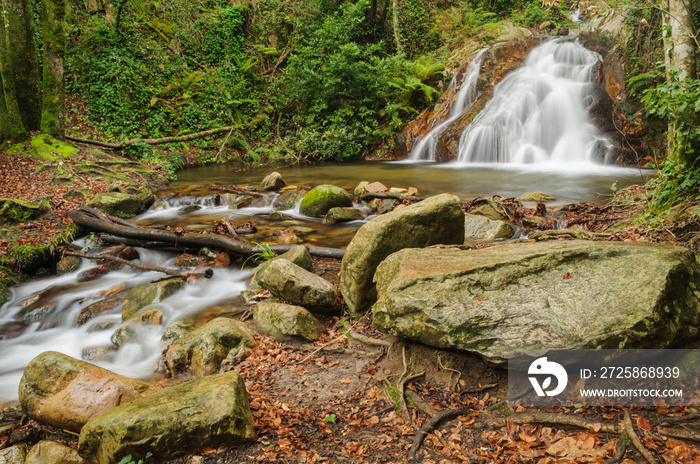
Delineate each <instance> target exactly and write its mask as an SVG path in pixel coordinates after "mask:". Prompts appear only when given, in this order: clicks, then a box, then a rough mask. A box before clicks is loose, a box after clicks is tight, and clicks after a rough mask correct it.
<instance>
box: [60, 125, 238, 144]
mask: <svg viewBox="0 0 700 464" xmlns="http://www.w3.org/2000/svg"><path fill="white" fill-rule="evenodd" d="M237 127H239V126H225V127H217V128H216V129H209V130H205V131H202V132H194V133H192V134H185V135H177V136H173V137H161V138H158V139H142V138H137V139H130V140H127V141H125V142H122V143H109V142H103V141H101V140H91V139H83V138H80V137H73V136H71V135H66V139H68V140H72V141H73V142H78V143H85V144H87V145H96V146H98V147H105V148H111V149H112V150H121V149H123V148H125V147H128V146H129V145H133V144H135V143H147V144H149V145H159V144H162V143H175V142H187V141H189V140H195V139H201V138H202V137H209V136H211V135H217V134H221V133H224V132H229V131H231V130H233V129H235V128H237Z"/></svg>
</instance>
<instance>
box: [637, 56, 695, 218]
mask: <svg viewBox="0 0 700 464" xmlns="http://www.w3.org/2000/svg"><path fill="white" fill-rule="evenodd" d="M679 75H680V70H678V69H675V68H674V69H671V71H670V72H669V73H668V77H667V76H666V71H665V66H664V64H663V63H659V64H658V68H657V69H656V70H654V71H651V72H648V73H643V74H640V75H638V76H636V77H634V78H632V79H630V80H629V85H630V87H631V88H632V89H633V90H637V91H638V90H639V89H640V88H645V90H643V91H642V97H641V100H642V102H643V103H644V107H645V109H646V114H647V116H649V117H651V118H660V119H662V120H665V121H666V122H667V123H668V124H669V127H670V128H672V129H671V130H669V133H668V137H673V138H674V139H673V140H672V143H671V144H669V146H670V147H672V153H669V154H668V155H669V158H668V159H667V160H666V161H664V162H662V163H661V164H660V166H658V168H659V173H658V174H659V175H658V177H657V178H656V179H655V180H654V181H653V182H654V187H655V188H654V191H653V192H652V194H651V198H650V202H649V208H650V211H649V212H650V214H651V215H656V214H659V213H661V212H663V211H664V210H665V209H667V208H669V207H671V206H674V205H675V204H677V203H680V202H682V201H683V200H684V199H685V198H686V197H687V196H693V197H695V198H696V199H700V163H698V162H697V161H698V156H697V153H696V151H697V149H698V146H700V126H699V124H698V119H697V114H698V113H699V112H700V80H698V79H685V80H681V79H680V78H679Z"/></svg>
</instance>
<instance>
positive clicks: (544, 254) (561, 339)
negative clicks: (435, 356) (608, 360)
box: [373, 241, 700, 363]
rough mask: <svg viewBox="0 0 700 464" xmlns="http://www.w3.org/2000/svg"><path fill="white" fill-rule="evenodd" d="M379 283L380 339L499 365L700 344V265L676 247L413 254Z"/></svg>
mask: <svg viewBox="0 0 700 464" xmlns="http://www.w3.org/2000/svg"><path fill="white" fill-rule="evenodd" d="M375 280H376V283H377V291H378V293H379V299H378V301H377V304H376V305H375V307H374V309H373V316H374V325H375V327H377V328H378V329H379V330H381V331H383V332H385V333H390V334H392V335H397V336H401V337H405V338H410V339H412V340H416V341H419V342H421V343H425V344H427V345H431V346H435V347H440V348H456V349H460V350H466V351H470V352H475V353H478V354H480V355H481V356H483V357H484V358H485V359H487V360H489V361H492V362H495V363H502V362H505V361H506V360H507V359H508V353H509V352H510V351H512V350H546V349H574V348H666V347H674V346H678V345H679V344H680V343H682V342H684V341H685V340H689V339H692V338H697V336H698V323H699V322H700V313H699V312H698V303H699V301H698V300H699V298H700V264H699V263H698V257H697V255H695V253H693V252H692V251H690V250H688V249H686V248H682V247H677V246H671V245H660V244H651V243H644V242H590V241H564V242H559V241H557V242H541V243H510V244H504V245H500V246H494V247H489V248H484V249H481V250H460V249H456V248H445V249H439V248H426V249H406V250H401V251H399V252H398V253H395V254H393V255H391V256H389V257H388V258H387V259H386V260H385V261H384V262H383V263H382V264H381V265H380V266H379V268H378V269H377V273H376V275H375Z"/></svg>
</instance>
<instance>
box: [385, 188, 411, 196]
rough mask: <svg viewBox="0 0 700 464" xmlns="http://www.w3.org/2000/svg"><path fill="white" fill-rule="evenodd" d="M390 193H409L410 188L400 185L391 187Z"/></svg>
mask: <svg viewBox="0 0 700 464" xmlns="http://www.w3.org/2000/svg"><path fill="white" fill-rule="evenodd" d="M389 193H398V194H400V195H405V194H407V193H408V190H407V189H405V188H400V187H391V188H390V189H389Z"/></svg>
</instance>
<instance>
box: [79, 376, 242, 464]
mask: <svg viewBox="0 0 700 464" xmlns="http://www.w3.org/2000/svg"><path fill="white" fill-rule="evenodd" d="M254 439H255V429H254V428H253V416H252V414H251V412H250V407H249V405H248V397H247V394H246V389H245V384H244V383H243V379H242V378H241V376H240V374H238V373H237V372H227V373H225V374H218V375H212V376H207V377H202V378H199V379H195V380H192V381H190V382H187V383H183V384H180V385H177V386H174V387H170V388H168V389H165V390H162V391H160V392H158V393H156V394H154V395H151V396H150V397H146V398H141V399H139V400H136V401H134V402H132V403H129V404H126V405H124V406H120V407H118V408H115V409H112V410H111V411H109V412H108V413H106V414H103V415H101V416H99V417H96V418H95V419H93V420H91V421H90V422H88V423H87V424H86V425H85V427H83V430H82V431H81V433H80V439H79V442H78V452H79V453H80V456H82V457H83V458H84V459H85V460H87V461H89V462H94V463H99V464H104V463H110V464H114V463H117V462H119V460H120V459H122V458H123V457H124V456H126V455H128V454H130V455H131V457H132V459H133V460H134V462H135V461H138V460H140V459H143V460H145V459H146V458H147V455H148V454H149V453H151V454H152V455H153V459H155V460H157V461H168V460H171V459H173V458H176V457H177V456H180V455H183V454H187V453H192V452H194V451H195V450H196V449H202V448H207V447H217V446H219V445H224V444H225V445H226V446H231V445H233V444H236V443H240V442H243V441H250V440H254Z"/></svg>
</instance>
